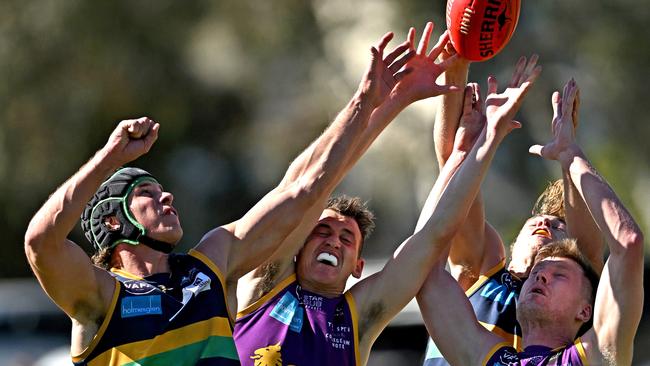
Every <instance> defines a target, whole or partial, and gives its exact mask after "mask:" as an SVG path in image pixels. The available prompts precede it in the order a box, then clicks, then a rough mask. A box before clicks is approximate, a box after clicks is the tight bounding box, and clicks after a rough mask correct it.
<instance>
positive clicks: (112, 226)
mask: <svg viewBox="0 0 650 366" xmlns="http://www.w3.org/2000/svg"><path fill="white" fill-rule="evenodd" d="M104 226H106V228H107V229H108V230H110V231H117V230H120V229H121V228H122V223H121V222H120V220H118V219H117V216H115V215H111V216H106V217H105V218H104Z"/></svg>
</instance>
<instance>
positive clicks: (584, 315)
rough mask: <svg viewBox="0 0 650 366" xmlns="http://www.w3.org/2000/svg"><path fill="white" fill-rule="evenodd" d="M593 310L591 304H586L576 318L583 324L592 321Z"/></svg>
mask: <svg viewBox="0 0 650 366" xmlns="http://www.w3.org/2000/svg"><path fill="white" fill-rule="evenodd" d="M592 310H593V309H592V307H591V304H585V305H583V306H582V309H580V312H579V313H578V315H577V317H576V318H577V319H578V320H580V321H581V322H583V323H586V322H588V321H589V319H591V314H592Z"/></svg>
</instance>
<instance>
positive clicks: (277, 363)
mask: <svg viewBox="0 0 650 366" xmlns="http://www.w3.org/2000/svg"><path fill="white" fill-rule="evenodd" d="M280 349H281V347H280V343H278V344H276V345H272V346H267V347H264V348H258V349H256V350H255V352H254V353H253V356H251V359H253V360H255V366H282V354H281V353H280Z"/></svg>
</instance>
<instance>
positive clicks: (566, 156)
mask: <svg viewBox="0 0 650 366" xmlns="http://www.w3.org/2000/svg"><path fill="white" fill-rule="evenodd" d="M583 155H584V154H583V152H582V149H580V146H578V145H577V144H571V145H569V146H567V147H566V148H565V149H564V150H562V151H561V152H560V153H559V154H558V159H557V160H558V161H559V162H560V165H561V166H562V169H563V170H567V171H568V169H569V166H570V165H571V163H572V162H573V160H574V159H575V158H576V157H579V156H583Z"/></svg>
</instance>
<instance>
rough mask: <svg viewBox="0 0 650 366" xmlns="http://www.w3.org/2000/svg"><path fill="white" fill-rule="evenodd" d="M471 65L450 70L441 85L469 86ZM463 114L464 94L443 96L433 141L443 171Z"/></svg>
mask: <svg viewBox="0 0 650 366" xmlns="http://www.w3.org/2000/svg"><path fill="white" fill-rule="evenodd" d="M468 71H469V63H467V62H463V63H461V64H459V65H456V66H455V67H453V68H450V69H448V70H447V71H446V72H445V73H444V74H442V75H441V76H440V83H441V84H446V85H459V86H461V87H462V86H463V85H466V84H467V74H468ZM462 112H463V94H462V93H448V94H443V95H441V96H440V98H439V99H438V110H437V111H436V116H435V123H434V125H433V140H434V144H435V149H436V157H437V159H438V166H439V167H440V168H441V169H442V167H443V165H445V163H446V162H447V159H449V156H450V155H451V153H452V150H453V146H454V138H455V136H456V130H457V129H458V121H459V119H460V116H461V114H462Z"/></svg>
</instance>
